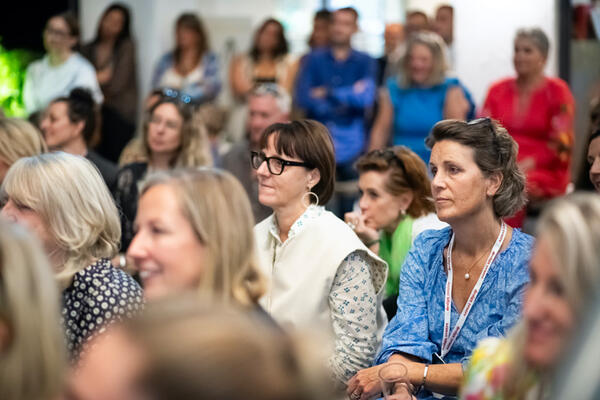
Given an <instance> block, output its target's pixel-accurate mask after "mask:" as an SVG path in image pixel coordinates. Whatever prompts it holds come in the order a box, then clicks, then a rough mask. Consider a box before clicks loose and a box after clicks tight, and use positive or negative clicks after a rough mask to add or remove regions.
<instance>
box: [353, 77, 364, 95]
mask: <svg viewBox="0 0 600 400" xmlns="http://www.w3.org/2000/svg"><path fill="white" fill-rule="evenodd" d="M366 88H367V82H365V81H364V80H363V79H361V80H360V81H356V82H355V83H354V85H352V91H353V92H354V93H361V92H364V91H365V89H366Z"/></svg>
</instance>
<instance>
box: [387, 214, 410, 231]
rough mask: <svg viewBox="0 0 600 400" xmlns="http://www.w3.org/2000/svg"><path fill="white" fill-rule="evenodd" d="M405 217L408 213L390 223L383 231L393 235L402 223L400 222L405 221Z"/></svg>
mask: <svg viewBox="0 0 600 400" xmlns="http://www.w3.org/2000/svg"><path fill="white" fill-rule="evenodd" d="M404 218H406V215H401V216H400V218H398V219H397V220H396V221H394V223H393V224H389V225H388V226H386V227H384V228H383V231H384V232H385V233H387V234H388V235H393V234H394V232H396V229H398V225H400V223H401V222H402V221H404Z"/></svg>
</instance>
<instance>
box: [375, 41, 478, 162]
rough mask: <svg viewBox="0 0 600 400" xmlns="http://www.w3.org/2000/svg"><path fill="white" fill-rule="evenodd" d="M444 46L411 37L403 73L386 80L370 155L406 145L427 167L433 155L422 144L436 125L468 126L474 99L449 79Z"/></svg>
mask: <svg viewBox="0 0 600 400" xmlns="http://www.w3.org/2000/svg"><path fill="white" fill-rule="evenodd" d="M445 53H446V45H445V44H444V41H443V39H442V38H441V37H440V36H439V35H438V34H436V33H433V32H418V33H415V34H414V35H411V36H410V38H409V39H408V43H407V45H406V56H404V57H403V64H402V72H401V73H400V74H398V75H397V76H394V77H390V78H388V80H387V82H386V83H385V88H384V89H382V91H381V93H380V96H379V97H380V99H379V111H378V113H377V117H376V118H375V122H374V124H373V128H372V131H371V144H370V148H371V149H381V148H384V147H386V146H387V144H388V142H389V136H390V131H391V132H393V134H392V140H391V141H392V143H393V144H394V145H400V144H402V145H406V146H407V147H409V148H410V149H411V150H412V151H414V152H415V153H417V154H418V155H419V157H421V159H422V160H423V161H425V163H427V162H428V161H429V155H430V151H429V149H427V147H426V146H425V143H424V139H425V138H426V137H427V135H428V134H429V131H431V128H432V127H433V125H434V124H435V123H436V122H438V121H441V120H443V119H447V118H455V119H460V120H464V119H465V118H466V117H467V115H468V114H469V111H470V108H471V107H474V106H471V105H470V94H469V93H468V92H467V91H466V89H465V88H464V87H463V86H462V85H461V83H460V82H459V80H458V79H456V78H448V77H446V69H447V64H446V59H445V55H444V54H445Z"/></svg>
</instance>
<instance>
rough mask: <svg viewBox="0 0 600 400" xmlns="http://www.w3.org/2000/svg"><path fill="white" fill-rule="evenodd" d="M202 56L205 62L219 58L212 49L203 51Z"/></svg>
mask: <svg viewBox="0 0 600 400" xmlns="http://www.w3.org/2000/svg"><path fill="white" fill-rule="evenodd" d="M202 58H203V59H204V61H205V62H215V61H217V60H218V59H219V56H217V53H215V52H213V51H207V52H205V53H204V55H203V56H202Z"/></svg>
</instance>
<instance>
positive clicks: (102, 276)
mask: <svg viewBox="0 0 600 400" xmlns="http://www.w3.org/2000/svg"><path fill="white" fill-rule="evenodd" d="M77 283H78V284H77ZM74 284H76V286H79V288H80V289H83V290H85V291H86V292H87V295H88V297H89V299H91V300H96V301H98V300H99V301H103V300H104V299H108V298H110V297H114V298H119V299H128V298H133V299H135V300H136V301H138V302H141V301H142V289H141V288H140V286H139V285H138V283H137V282H136V281H135V280H134V279H133V278H132V277H131V276H130V275H128V274H127V273H126V272H124V271H122V270H120V269H118V268H115V267H113V266H112V264H111V263H110V260H108V259H100V260H98V261H96V262H95V263H93V264H91V265H89V266H88V267H87V268H85V269H84V270H82V271H79V272H78V273H77V274H76V275H75V278H74Z"/></svg>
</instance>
